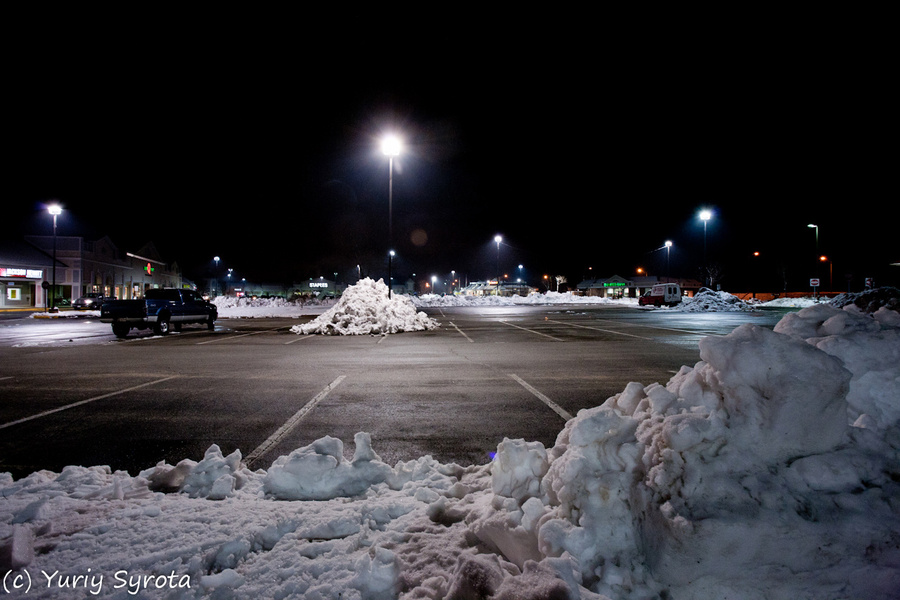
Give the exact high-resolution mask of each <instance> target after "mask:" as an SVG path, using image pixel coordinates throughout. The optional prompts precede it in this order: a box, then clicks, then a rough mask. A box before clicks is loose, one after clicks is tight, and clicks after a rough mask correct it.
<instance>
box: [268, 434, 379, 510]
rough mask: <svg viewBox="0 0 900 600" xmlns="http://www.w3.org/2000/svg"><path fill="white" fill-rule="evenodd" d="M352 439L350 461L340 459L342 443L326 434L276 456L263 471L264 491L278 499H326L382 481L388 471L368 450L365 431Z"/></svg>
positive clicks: (351, 492)
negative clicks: (353, 445) (287, 452)
mask: <svg viewBox="0 0 900 600" xmlns="http://www.w3.org/2000/svg"><path fill="white" fill-rule="evenodd" d="M354 442H355V443H356V454H355V455H354V457H353V460H352V461H347V460H346V459H345V458H344V443H343V442H341V440H339V439H337V438H333V437H330V436H326V437H324V438H321V439H318V440H316V441H315V442H313V443H312V444H310V445H309V446H304V447H303V448H299V449H297V450H294V451H293V452H291V453H290V454H288V455H287V456H281V457H279V458H278V459H276V460H275V462H274V463H272V466H271V467H270V468H269V470H268V472H267V473H266V476H265V479H264V481H263V489H264V491H265V492H266V493H267V494H269V495H271V496H272V497H274V498H278V499H280V500H330V499H332V498H338V497H346V496H356V495H359V494H361V493H363V492H365V491H366V490H367V489H368V488H369V487H371V486H373V485H375V484H377V483H383V482H386V481H387V480H388V479H389V478H390V477H391V475H392V470H391V468H390V467H389V466H388V465H386V464H385V463H383V462H381V459H380V458H379V457H378V455H377V454H375V453H374V451H372V444H371V438H370V436H369V434H368V433H357V434H356V436H355V438H354Z"/></svg>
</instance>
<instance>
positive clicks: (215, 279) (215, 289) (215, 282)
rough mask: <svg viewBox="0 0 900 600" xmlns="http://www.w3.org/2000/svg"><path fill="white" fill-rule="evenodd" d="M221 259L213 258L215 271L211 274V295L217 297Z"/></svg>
mask: <svg viewBox="0 0 900 600" xmlns="http://www.w3.org/2000/svg"><path fill="white" fill-rule="evenodd" d="M220 260H221V259H220V258H219V257H218V256H213V262H215V263H216V271H215V273H213V293H214V294H215V295H216V296H218V295H219V261H220Z"/></svg>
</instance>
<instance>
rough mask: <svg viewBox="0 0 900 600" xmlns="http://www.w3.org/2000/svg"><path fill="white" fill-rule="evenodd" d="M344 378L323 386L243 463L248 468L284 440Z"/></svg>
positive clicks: (342, 376) (344, 376)
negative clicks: (323, 387)
mask: <svg viewBox="0 0 900 600" xmlns="http://www.w3.org/2000/svg"><path fill="white" fill-rule="evenodd" d="M346 377H347V376H346V375H341V376H339V377H338V378H337V379H335V380H334V381H332V382H331V383H329V384H328V385H327V386H325V389H323V390H322V391H321V392H319V393H318V394H316V396H315V397H314V398H313V399H312V400H310V401H309V402H307V403H306V404H304V405H303V408H301V409H300V410H298V411H297V412H295V413H294V414H293V415H292V416H291V418H290V419H288V420H287V421H285V422H284V425H282V426H281V427H279V428H278V430H277V431H275V433H273V434H272V435H270V436H269V438H268V439H267V440H266V441H264V442H263V443H262V444H260V445H259V446H257V447H256V449H255V450H253V452H251V453H250V454H248V455H247V458H246V459H245V461H244V462H245V463H246V465H247V466H248V467H250V466H251V465H252V463H254V462H256V461H257V460H258V459H259V457H261V456H262V455H263V454H265V453H266V452H268V451H269V450H271V449H272V448H273V447H274V446H275V445H276V444H277V443H278V442H280V441H281V440H282V439H284V437H285V436H286V435H287V434H289V433H290V432H291V431H293V430H294V428H295V427H297V425H299V424H300V421H302V420H303V417H305V416H306V415H307V414H308V413H309V411H311V410H312V409H314V408H315V407H316V405H317V404H318V403H319V402H321V401H322V400H324V399H325V396H327V395H328V394H329V393H330V392H331V390H333V389H334V388H336V387H337V386H339V385H340V384H341V382H342V381H343V380H344V379H345V378H346Z"/></svg>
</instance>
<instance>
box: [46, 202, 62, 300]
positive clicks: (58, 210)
mask: <svg viewBox="0 0 900 600" xmlns="http://www.w3.org/2000/svg"><path fill="white" fill-rule="evenodd" d="M47 211H48V212H49V213H50V214H51V215H53V287H52V288H50V312H56V310H57V309H56V217H58V216H59V215H61V214H62V207H61V206H60V205H59V204H51V205H50V206H48V207H47Z"/></svg>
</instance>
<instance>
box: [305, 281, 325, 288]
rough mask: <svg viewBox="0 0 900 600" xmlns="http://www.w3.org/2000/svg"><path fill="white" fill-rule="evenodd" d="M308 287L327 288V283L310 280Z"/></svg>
mask: <svg viewBox="0 0 900 600" xmlns="http://www.w3.org/2000/svg"><path fill="white" fill-rule="evenodd" d="M309 287H311V288H327V287H328V284H327V283H325V282H323V281H321V282H320V281H310V282H309Z"/></svg>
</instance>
